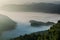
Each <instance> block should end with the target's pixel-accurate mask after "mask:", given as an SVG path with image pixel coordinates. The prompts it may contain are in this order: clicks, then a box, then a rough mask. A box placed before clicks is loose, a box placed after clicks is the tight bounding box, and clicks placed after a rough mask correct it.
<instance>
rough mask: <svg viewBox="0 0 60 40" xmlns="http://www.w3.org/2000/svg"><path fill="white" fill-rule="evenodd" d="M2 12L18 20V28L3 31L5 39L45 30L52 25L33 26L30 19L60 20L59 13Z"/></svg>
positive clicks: (43, 20) (0, 12) (1, 12)
mask: <svg viewBox="0 0 60 40" xmlns="http://www.w3.org/2000/svg"><path fill="white" fill-rule="evenodd" d="M0 14H3V15H6V16H8V17H10V18H11V19H12V20H14V21H15V22H17V25H16V29H14V30H12V31H5V32H3V35H2V36H3V38H5V39H9V38H14V37H18V36H20V35H24V34H30V33H33V32H38V31H44V30H48V29H49V28H50V26H42V27H31V25H30V23H29V21H30V20H37V21H42V22H48V21H51V22H57V21H58V20H60V15H59V14H52V13H42V12H8V11H0Z"/></svg>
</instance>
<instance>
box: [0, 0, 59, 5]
mask: <svg viewBox="0 0 60 40" xmlns="http://www.w3.org/2000/svg"><path fill="white" fill-rule="evenodd" d="M52 1H60V0H0V6H1V5H3V4H24V3H32V2H52Z"/></svg>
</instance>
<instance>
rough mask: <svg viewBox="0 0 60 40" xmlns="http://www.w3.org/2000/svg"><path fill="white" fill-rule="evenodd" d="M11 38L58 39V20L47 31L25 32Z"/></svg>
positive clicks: (59, 28)
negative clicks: (22, 34)
mask: <svg viewBox="0 0 60 40" xmlns="http://www.w3.org/2000/svg"><path fill="white" fill-rule="evenodd" d="M11 40H60V21H58V23H56V24H55V25H53V26H52V27H51V28H50V29H49V30H47V31H43V32H37V33H32V34H29V35H27V34H26V35H24V36H20V37H17V38H13V39H11Z"/></svg>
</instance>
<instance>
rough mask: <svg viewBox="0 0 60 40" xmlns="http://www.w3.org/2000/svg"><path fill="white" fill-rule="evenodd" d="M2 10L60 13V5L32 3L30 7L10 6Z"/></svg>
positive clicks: (25, 5)
mask: <svg viewBox="0 0 60 40" xmlns="http://www.w3.org/2000/svg"><path fill="white" fill-rule="evenodd" d="M1 9H3V10H7V11H26V12H47V13H60V4H53V3H32V4H28V5H27V4H24V5H17V4H10V5H5V6H3V7H2V8H1Z"/></svg>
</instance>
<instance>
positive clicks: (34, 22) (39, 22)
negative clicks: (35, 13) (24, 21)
mask: <svg viewBox="0 0 60 40" xmlns="http://www.w3.org/2000/svg"><path fill="white" fill-rule="evenodd" d="M29 22H30V24H31V26H35V27H38V26H49V25H53V24H55V23H54V22H49V21H48V22H41V21H36V20H30V21H29Z"/></svg>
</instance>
